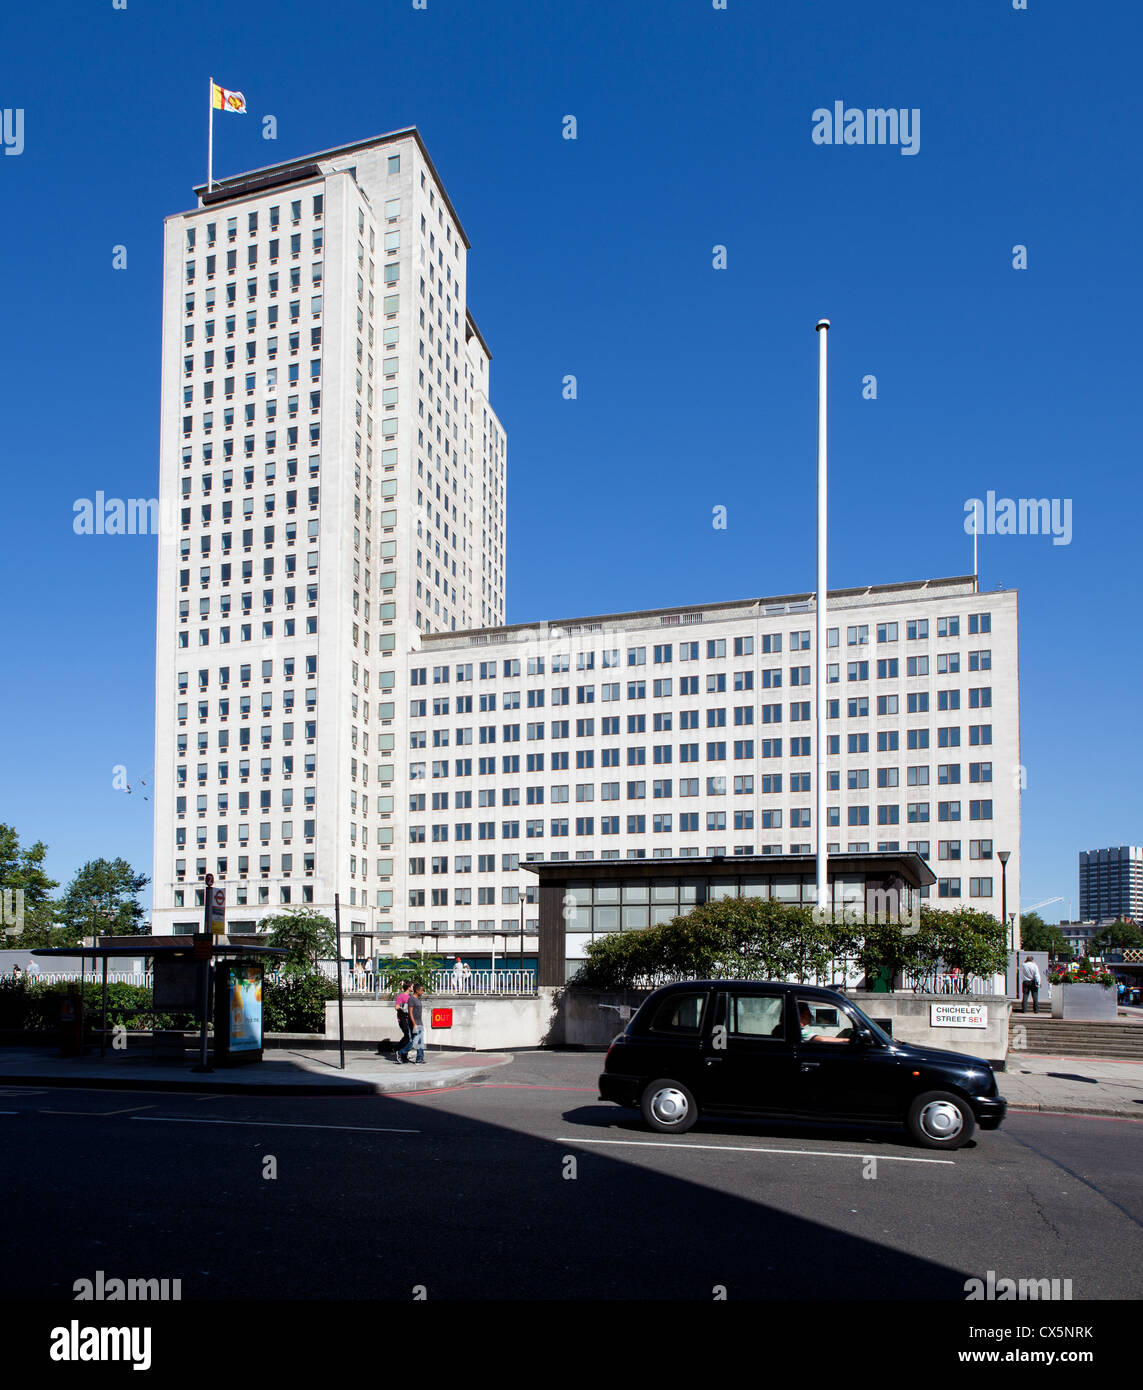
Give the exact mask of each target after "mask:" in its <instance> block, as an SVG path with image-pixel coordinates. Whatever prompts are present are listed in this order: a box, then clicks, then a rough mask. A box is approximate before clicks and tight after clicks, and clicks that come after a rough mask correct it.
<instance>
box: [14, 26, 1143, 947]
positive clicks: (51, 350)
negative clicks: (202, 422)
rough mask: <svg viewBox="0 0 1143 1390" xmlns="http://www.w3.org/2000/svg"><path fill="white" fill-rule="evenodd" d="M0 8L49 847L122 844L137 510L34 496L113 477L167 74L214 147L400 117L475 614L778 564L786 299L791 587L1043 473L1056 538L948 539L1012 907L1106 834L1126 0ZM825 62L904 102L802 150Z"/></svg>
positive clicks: (1125, 811)
mask: <svg viewBox="0 0 1143 1390" xmlns="http://www.w3.org/2000/svg"><path fill="white" fill-rule="evenodd" d="M0 40H2V42H0V73H2V84H0V106H3V107H5V108H12V109H15V108H20V109H22V110H23V111H24V149H23V152H22V153H21V154H20V155H18V156H4V155H0V208H2V210H3V226H4V229H5V231H4V243H5V258H4V262H5V274H4V288H3V294H2V296H0V328H2V333H3V337H2V341H3V344H4V357H5V363H4V366H5V370H4V372H3V374H2V375H0V418H3V421H4V431H3V444H2V446H0V447H2V448H3V451H4V454H5V458H4V470H3V476H4V479H5V493H6V496H5V506H4V515H5V520H6V523H7V524H6V526H5V529H4V545H3V547H2V548H0V585H2V592H3V595H4V605H3V614H4V623H3V627H4V648H5V655H6V657H7V660H6V663H5V665H6V679H5V680H4V682H3V685H2V687H0V730H2V734H0V737H2V739H3V774H4V775H3V796H2V798H0V819H2V820H5V821H8V822H10V823H12V824H14V825H16V827H17V828H18V830H19V831H20V833H21V835H22V837H23V838H24V840H25V841H30V840H34V839H37V838H41V839H44V840H45V841H47V842H48V844H49V846H50V851H51V852H50V855H49V868H50V870H51V872H52V873H53V874H54V876H55V877H56V878H58V879H60V880H61V881H66V880H67V878H68V877H70V875H71V874H72V873H73V872H74V871H75V869H76V867H77V866H78V865H79V864H81V863H82V862H83V861H85V860H86V859H89V858H94V857H97V856H100V855H106V856H109V857H110V856H115V855H123V856H124V857H125V858H127V859H129V860H130V861H131V862H132V863H133V864H135V865H136V866H137V867H138V868H140V869H142V870H143V871H144V872H147V873H149V872H150V870H151V810H152V807H151V803H150V802H144V801H143V800H142V799H141V797H142V793H141V791H140V790H139V782H140V780H141V779H142V778H147V779H148V780H150V777H149V774H150V770H151V767H152V763H153V757H154V755H153V751H152V744H153V720H154V708H153V661H154V604H155V572H154V564H155V540H154V539H153V538H147V537H119V538H112V537H98V536H88V537H80V536H76V535H74V534H73V531H72V525H71V523H72V517H73V511H72V504H73V502H74V501H75V499H76V498H80V497H91V496H93V495H94V493H95V492H96V490H98V489H102V490H103V491H104V493H105V494H106V495H108V496H114V497H138V496H147V497H149V496H154V495H155V494H156V492H157V458H158V407H159V398H158V387H159V366H160V356H159V352H160V343H159V333H160V302H161V248H162V241H161V229H162V220H163V218H164V217H165V216H167V215H169V214H170V213H172V212H176V211H179V210H182V209H184V208H187V207H190V206H192V205H193V203H194V198H193V194H192V193H191V188H192V185H194V184H196V183H199V182H201V181H202V180H203V179H204V177H205V172H206V127H207V113H206V91H207V79H208V76H209V75H210V74H211V73H213V75H214V76H215V78H216V79H217V80H218V81H220V82H222V83H224V84H225V85H227V86H230V87H234V88H238V89H241V90H242V91H243V92H245V94H246V97H247V101H248V104H249V109H250V114H249V115H248V116H246V117H238V116H234V117H232V116H223V117H219V118H218V120H217V122H216V130H215V172H216V174H217V175H222V176H225V175H228V174H232V173H238V172H240V171H242V170H245V169H249V168H255V167H258V166H261V165H263V164H268V163H273V162H276V161H278V160H284V159H289V158H294V157H297V156H300V155H304V154H307V153H310V152H313V151H316V150H321V149H325V148H328V147H331V146H334V145H337V144H340V143H344V142H347V141H350V140H355V139H360V138H363V137H365V136H368V135H372V134H378V133H381V132H384V131H387V130H393V129H397V128H399V127H402V126H406V125H412V124H415V125H417V126H419V127H420V129H421V132H422V135H423V136H424V139H425V141H426V143H427V145H428V148H429V150H430V152H431V154H432V156H433V159H434V162H435V163H436V165H437V168H438V170H439V171H440V174H441V176H442V178H443V180H444V182H445V185H446V187H447V188H448V190H449V193H450V195H451V197H452V200H453V202H454V204H455V206H456V208H457V209H458V212H459V214H460V216H461V219H462V221H463V223H464V225H465V228H466V230H467V232H468V235H469V237H470V239H471V242H472V251H471V254H470V261H469V296H470V301H469V302H470V308H471V309H472V311H473V313H474V315H475V317H476V319H477V322H478V323H479V325H480V327H481V330H482V332H483V333H484V335H485V337H486V338H487V340H488V342H489V343H490V345H491V347H492V351H493V354H494V361H493V378H492V394H493V402H494V404H495V407H496V409H497V411H498V413H499V414H500V417H501V419H502V421H503V422H504V425H505V427H506V429H507V431H508V439H509V455H508V459H509V471H508V620H509V621H512V622H523V621H527V620H530V619H536V618H544V617H551V618H555V617H561V616H575V615H580V614H588V613H594V612H608V611H617V610H623V609H631V608H640V607H653V606H665V605H668V604H674V603H684V602H686V603H691V602H706V601H715V600H719V599H726V598H740V597H748V596H757V595H761V594H773V593H785V592H791V591H798V590H808V589H812V587H813V585H814V549H813V536H814V532H813V511H814V504H815V494H814V485H815V472H814V463H815V447H816V445H815V418H816V416H815V411H816V404H815V394H816V352H817V347H816V340H815V334H814V331H813V325H814V322H815V321H816V319H817V318H818V317H819V316H821V315H823V314H824V315H827V316H828V317H830V318H831V320H832V321H833V329H832V331H831V338H830V373H831V392H830V407H831V410H830V485H831V515H832V519H833V521H832V526H831V554H830V585H831V587H835V586H836V587H841V586H850V585H859V584H866V583H884V582H892V581H896V580H909V579H920V578H926V577H931V576H937V575H952V574H962V573H965V572H966V571H969V570H970V569H971V555H972V543H971V539H970V538H969V537H968V536H966V535H965V533H964V529H963V518H964V503H965V499H966V498H969V497H973V496H981V497H983V496H984V495H985V493H986V492H987V491H988V490H989V489H993V490H994V491H995V492H996V493H997V494H999V495H1000V496H1009V497H1049V498H1059V499H1071V503H1072V529H1073V535H1072V539H1071V543H1070V544H1069V545H1066V546H1063V545H1060V546H1056V545H1053V544H1052V542H1051V540H1050V539H1049V538H1046V537H1042V536H995V537H982V539H981V544H980V573H981V587H982V589H984V590H987V589H989V588H994V587H995V586H997V585H1004V586H1005V587H1017V588H1018V589H1019V590H1020V595H1021V601H1020V602H1021V606H1020V618H1021V650H1020V674H1021V683H1022V706H1023V708H1022V740H1023V759H1024V762H1025V764H1026V766H1027V769H1028V774H1027V775H1028V788H1027V791H1026V792H1025V795H1024V806H1023V857H1024V868H1023V889H1024V905H1025V906H1028V905H1030V904H1031V903H1033V902H1035V901H1036V900H1038V899H1041V898H1048V897H1053V896H1056V895H1060V896H1062V897H1064V898H1065V899H1066V900H1067V899H1070V900H1071V901H1070V906H1071V908H1072V909H1073V915H1074V911H1075V909H1076V908H1077V906H1078V905H1077V903H1076V901H1075V899H1076V891H1077V890H1076V854H1077V851H1079V850H1081V849H1089V848H1095V847H1099V846H1104V845H1110V844H1120V843H1138V842H1139V841H1140V840H1141V839H1143V824H1141V814H1140V806H1141V804H1143V798H1141V797H1140V794H1139V787H1140V781H1141V775H1140V774H1141V771H1143V769H1141V766H1140V763H1141V758H1140V740H1139V737H1138V710H1139V691H1140V689H1141V686H1143V681H1141V677H1143V669H1141V668H1143V655H1141V650H1143V648H1141V644H1140V641H1139V636H1138V634H1139V613H1140V587H1139V582H1138V578H1137V576H1138V573H1139V562H1138V550H1139V545H1138V535H1137V533H1138V528H1139V517H1140V491H1141V485H1140V470H1139V465H1140V437H1139V424H1138V405H1139V400H1140V391H1139V381H1140V366H1141V364H1140V349H1139V331H1138V326H1137V321H1138V318H1139V307H1140V303H1139V301H1140V284H1141V280H1143V272H1141V269H1140V263H1139V258H1138V250H1137V248H1138V246H1139V245H1140V204H1139V179H1138V170H1139V162H1138V129H1139V120H1138V107H1139V102H1138V97H1137V95H1136V93H1137V90H1138V81H1137V76H1138V74H1137V62H1138V54H1139V52H1140V51H1141V49H1143V12H1141V11H1140V10H1139V7H1138V6H1136V5H1134V4H1129V3H1126V0H1119V3H1109V4H1105V5H1102V6H1100V7H1099V8H1098V10H1094V11H1092V10H1089V11H1083V10H1080V9H1077V7H1076V6H1074V5H1073V4H1069V3H1065V2H1064V0H1028V9H1027V10H1026V11H1016V10H1013V8H1012V6H1011V0H962V3H960V4H958V5H956V6H952V7H950V6H935V5H917V4H915V3H912V0H900V2H897V0H894V2H893V3H885V2H884V0H881V2H880V3H876V2H875V3H869V4H866V5H861V6H855V5H853V4H852V3H851V0H815V2H814V3H800V4H794V3H792V0H781V3H778V0H772V2H771V3H768V4H766V5H762V4H758V3H751V2H749V0H728V5H727V8H726V10H725V11H716V10H714V9H713V7H712V5H711V4H710V2H709V0H655V3H654V4H649V3H645V4H637V3H628V4H613V3H607V2H606V0H596V3H584V4H574V3H558V4H557V3H547V2H546V0H528V3H526V4H525V3H512V4H509V3H497V2H496V0H481V2H480V3H471V2H468V0H465V2H462V0H452V2H451V3H450V2H449V0H428V8H427V9H425V10H414V9H413V7H412V4H411V3H407V0H387V3H385V4H384V5H378V4H377V3H376V0H374V3H369V4H366V3H360V4H359V3H346V2H345V0H329V3H327V4H325V5H323V6H321V7H317V8H315V7H314V6H312V5H302V4H298V3H294V0H277V2H276V3H274V4H259V3H244V4H243V5H241V6H236V5H234V4H233V3H229V4H223V3H194V0H190V3H186V4H180V5H179V6H177V7H176V6H172V5H156V4H153V3H152V4H148V3H144V0H127V8H126V9H115V8H114V7H113V4H112V0H98V3H84V4H79V3H72V4H67V5H62V4H58V3H51V2H50V0H48V2H47V3H43V4H40V5H36V6H20V7H8V9H7V12H6V14H5V15H4V17H3V19H2V20H0ZM837 100H841V101H843V102H845V103H846V105H847V106H851V107H862V108H864V107H889V106H893V107H898V108H900V107H905V108H908V109H910V110H912V109H913V108H916V109H918V110H919V111H920V113H921V116H920V143H919V149H918V152H917V153H916V154H915V155H912V156H908V155H903V154H902V153H901V152H900V150H899V149H898V148H894V147H891V146H865V147H863V146H840V147H832V146H820V145H815V144H814V143H813V141H812V140H811V130H812V120H811V116H812V112H813V111H814V110H815V109H816V108H819V107H826V108H832V106H833V103H834V102H835V101H837ZM267 114H272V115H273V116H275V117H276V119H277V135H278V138H277V139H276V140H275V141H267V140H264V139H263V138H262V130H263V122H262V117H263V116H264V115H267ZM567 114H573V115H575V116H576V119H577V122H578V139H576V140H575V141H568V140H564V139H563V138H562V136H561V130H562V121H563V118H564V116H565V115H567ZM1016 244H1022V245H1025V246H1026V247H1027V248H1028V268H1027V269H1026V270H1022V271H1017V270H1014V269H1013V268H1012V248H1013V246H1015V245H1016ZM116 245H122V246H125V247H126V248H127V267H126V269H123V270H114V269H112V248H113V247H114V246H116ZM716 245H721V246H725V247H726V249H727V268H726V269H725V270H717V271H716V270H714V269H713V268H712V255H713V248H714V247H715V246H716ZM568 373H573V374H574V375H575V376H576V378H577V381H578V390H579V398H578V399H577V400H576V401H574V402H569V401H565V400H564V399H563V398H562V394H561V382H562V379H563V377H564V376H565V375H566V374H568ZM869 373H872V374H874V375H876V378H877V399H876V400H864V399H863V398H862V378H863V377H864V376H865V375H866V374H869ZM718 505H722V506H725V507H726V508H727V519H728V525H727V528H726V529H725V530H715V529H714V528H713V527H712V525H711V518H712V509H713V508H714V507H715V506H718ZM116 765H123V766H125V767H126V768H127V776H128V780H129V781H130V782H131V784H132V786H133V787H134V788H136V790H135V791H133V793H132V794H131V795H129V796H128V795H126V794H124V793H123V792H120V791H115V790H113V788H112V776H113V768H114V767H115V766H116ZM1068 906H1069V903H1068V902H1067V901H1065V902H1064V903H1060V904H1054V905H1053V906H1052V907H1050V908H1048V909H1046V910H1045V914H1044V915H1045V916H1047V917H1049V918H1051V919H1052V920H1055V919H1056V918H1057V917H1058V916H1059V915H1061V914H1063V915H1066V911H1067V908H1068Z"/></svg>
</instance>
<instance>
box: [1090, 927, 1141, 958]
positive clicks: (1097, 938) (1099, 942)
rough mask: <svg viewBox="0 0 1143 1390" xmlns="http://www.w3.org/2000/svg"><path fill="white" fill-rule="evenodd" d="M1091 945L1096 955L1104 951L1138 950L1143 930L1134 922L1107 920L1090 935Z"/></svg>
mask: <svg viewBox="0 0 1143 1390" xmlns="http://www.w3.org/2000/svg"><path fill="white" fill-rule="evenodd" d="M1091 946H1092V949H1093V950H1094V951H1095V953H1096V954H1097V955H1102V954H1103V953H1104V952H1105V951H1129V950H1138V949H1139V947H1141V946H1143V931H1140V929H1139V928H1138V927H1137V926H1136V925H1135V923H1134V922H1124V921H1119V922H1108V924H1107V925H1106V926H1105V927H1101V928H1100V929H1099V931H1097V932H1096V934H1095V935H1094V936H1093V937H1092V939H1091Z"/></svg>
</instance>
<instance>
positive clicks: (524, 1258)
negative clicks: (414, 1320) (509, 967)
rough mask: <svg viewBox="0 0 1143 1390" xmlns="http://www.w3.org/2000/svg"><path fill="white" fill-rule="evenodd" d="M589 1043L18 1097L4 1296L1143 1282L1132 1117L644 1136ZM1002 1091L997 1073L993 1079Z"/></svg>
mask: <svg viewBox="0 0 1143 1390" xmlns="http://www.w3.org/2000/svg"><path fill="white" fill-rule="evenodd" d="M601 1062H602V1058H601V1056H600V1055H598V1054H583V1053H578V1054H576V1053H564V1054H559V1053H554V1054H553V1053H531V1054H529V1053H525V1054H521V1055H520V1056H519V1057H518V1058H517V1059H516V1060H515V1061H514V1062H513V1063H512V1064H510V1065H509V1066H507V1067H502V1068H500V1069H498V1070H497V1071H495V1072H493V1073H490V1074H489V1076H488V1078H487V1080H486V1081H483V1082H478V1083H476V1084H472V1085H466V1086H461V1087H458V1088H456V1089H453V1090H443V1091H433V1092H425V1093H416V1094H411V1095H410V1094H406V1095H402V1096H399V1097H398V1096H365V1097H350V1098H342V1099H326V1098H313V1099H310V1098H304V1099H303V1098H296V1097H287V1096H282V1097H277V1096H270V1097H249V1096H235V1097H230V1096H219V1095H190V1094H186V1095H182V1094H178V1095H176V1094H166V1093H155V1092H150V1093H146V1092H129V1093H125V1092H123V1091H116V1092H110V1091H105V1092H98V1091H80V1090H75V1091H66V1090H60V1089H55V1088H53V1089H51V1090H47V1089H44V1090H36V1089H35V1088H34V1087H29V1088H11V1087H9V1088H3V1089H2V1090H0V1152H2V1154H3V1160H2V1166H3V1172H4V1184H3V1193H4V1215H3V1244H4V1253H5V1258H4V1260H3V1262H2V1263H0V1296H2V1297H3V1298H4V1299H13V1298H22V1299H68V1300H70V1299H73V1298H74V1296H75V1295H74V1291H73V1286H74V1282H75V1281H76V1280H77V1279H81V1278H87V1279H92V1278H94V1277H95V1274H96V1271H97V1270H102V1271H104V1275H105V1277H106V1278H111V1277H119V1278H125V1279H126V1278H168V1279H174V1278H178V1279H181V1281H182V1297H183V1299H184V1300H187V1299H227V1300H230V1299H244V1298H250V1297H254V1296H257V1297H261V1298H274V1299H278V1298H281V1299H287V1298H305V1299H313V1298H330V1299H391V1300H408V1299H412V1298H415V1297H417V1296H418V1286H423V1292H424V1294H425V1295H427V1296H428V1297H429V1298H432V1299H434V1300H436V1299H450V1298H476V1299H490V1300H499V1299H528V1300H539V1299H591V1298H596V1299H608V1300H613V1299H633V1298H639V1299H643V1298H651V1299H664V1298H670V1299H679V1298H682V1299H696V1300H704V1301H710V1300H711V1299H712V1298H715V1297H718V1296H719V1293H718V1290H720V1289H723V1290H725V1296H726V1297H727V1298H728V1299H760V1298H799V1299H801V1298H809V1299H869V1298H879V1299H905V1298H908V1299H917V1298H929V1299H943V1300H955V1301H963V1300H964V1297H965V1281H966V1279H968V1278H970V1277H977V1278H981V1279H984V1278H986V1276H987V1273H988V1271H989V1270H992V1271H994V1273H995V1276H996V1277H997V1278H1004V1277H1011V1278H1036V1279H1040V1278H1048V1279H1070V1280H1071V1281H1072V1296H1073V1298H1074V1299H1077V1300H1079V1299H1128V1298H1130V1299H1137V1298H1140V1297H1141V1296H1143V1180H1141V1179H1140V1177H1139V1174H1140V1173H1141V1172H1143V1123H1140V1122H1135V1121H1125V1120H1115V1119H1093V1118H1087V1117H1079V1116H1066V1117H1065V1116H1052V1115H1039V1114H1015V1115H1010V1116H1009V1117H1008V1119H1007V1121H1006V1122H1005V1125H1004V1126H1003V1128H1002V1129H1000V1130H999V1131H996V1132H993V1133H989V1134H983V1135H980V1134H978V1136H977V1140H976V1142H975V1143H974V1144H973V1145H971V1146H969V1147H967V1148H965V1149H962V1150H959V1151H957V1152H955V1153H953V1154H939V1153H936V1154H934V1153H933V1152H932V1151H929V1150H924V1149H919V1148H915V1147H912V1146H911V1145H910V1144H908V1143H907V1142H906V1140H905V1138H904V1136H903V1135H898V1134H895V1133H884V1132H883V1133H880V1134H878V1133H872V1132H870V1131H862V1130H857V1129H840V1128H820V1127H813V1128H809V1127H801V1128H796V1127H793V1126H788V1127H787V1126H781V1127H780V1126H775V1125H764V1124H749V1123H745V1122H733V1121H711V1122H704V1123H701V1124H700V1125H699V1126H698V1127H697V1128H696V1129H695V1130H693V1131H692V1132H691V1133H690V1134H688V1135H684V1136H680V1137H678V1138H673V1139H671V1138H666V1137H664V1136H661V1135H654V1134H652V1133H650V1132H648V1131H646V1130H644V1129H643V1128H642V1126H641V1123H640V1121H639V1119H638V1116H637V1115H635V1113H634V1112H631V1111H626V1110H622V1109H620V1108H618V1107H616V1106H613V1105H609V1104H604V1103H601V1102H599V1101H598V1100H597V1099H596V1090H595V1078H596V1076H597V1074H598V1071H599V1068H600V1065H601ZM1001 1089H1003V1086H1002V1087H1001Z"/></svg>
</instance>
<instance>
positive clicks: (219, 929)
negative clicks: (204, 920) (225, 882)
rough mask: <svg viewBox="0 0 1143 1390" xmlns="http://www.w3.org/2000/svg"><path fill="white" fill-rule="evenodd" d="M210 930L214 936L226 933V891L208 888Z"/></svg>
mask: <svg viewBox="0 0 1143 1390" xmlns="http://www.w3.org/2000/svg"><path fill="white" fill-rule="evenodd" d="M208 892H209V894H210V929H211V931H212V932H213V933H214V935H215V936H221V935H222V934H223V933H224V932H225V931H226V889H225V888H210V889H208Z"/></svg>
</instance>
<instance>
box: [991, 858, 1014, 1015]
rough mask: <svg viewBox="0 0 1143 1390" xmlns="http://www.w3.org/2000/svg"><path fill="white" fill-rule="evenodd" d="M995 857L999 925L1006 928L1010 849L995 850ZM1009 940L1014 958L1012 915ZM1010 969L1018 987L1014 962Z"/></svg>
mask: <svg viewBox="0 0 1143 1390" xmlns="http://www.w3.org/2000/svg"><path fill="white" fill-rule="evenodd" d="M996 857H997V859H999V860H1000V921H1001V923H1002V924H1003V925H1004V926H1006V927H1007V926H1008V925H1009V923H1008V861H1009V859H1010V858H1011V857H1012V851H1011V850H1010V849H1001V850H997V852H996ZM1010 939H1011V942H1012V945H1011V946H1010V948H1009V949H1010V950H1011V952H1012V954H1013V956H1015V954H1016V916H1015V914H1013V916H1012V924H1011V938H1010ZM1012 969H1013V971H1014V972H1016V973H1015V977H1014V978H1015V982H1016V984H1017V985H1018V984H1019V972H1018V971H1016V965H1015V962H1013V966H1012ZM1013 992H1015V990H1014V991H1013Z"/></svg>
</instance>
